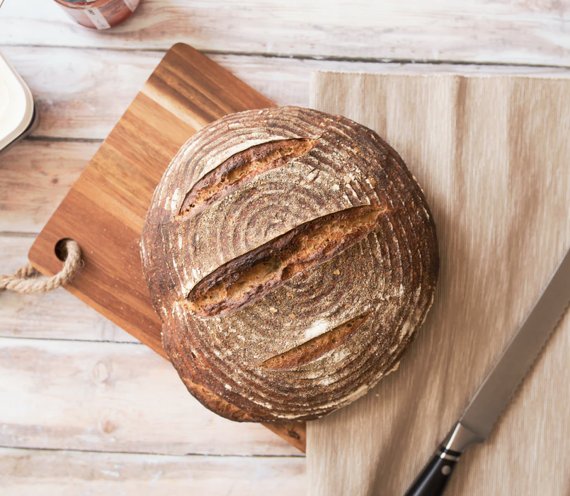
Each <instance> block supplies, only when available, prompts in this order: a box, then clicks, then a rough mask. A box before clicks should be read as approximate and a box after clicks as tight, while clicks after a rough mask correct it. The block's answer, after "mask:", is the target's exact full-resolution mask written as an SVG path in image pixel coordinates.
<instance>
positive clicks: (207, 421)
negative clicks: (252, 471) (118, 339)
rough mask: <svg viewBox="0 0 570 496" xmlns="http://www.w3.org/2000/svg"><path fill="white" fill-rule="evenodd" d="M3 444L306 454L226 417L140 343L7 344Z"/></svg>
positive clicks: (3, 351)
mask: <svg viewBox="0 0 570 496" xmlns="http://www.w3.org/2000/svg"><path fill="white" fill-rule="evenodd" d="M0 425H2V429H0V445H1V446H5V447H17V448H24V447H25V448H44V449H73V450H88V451H109V452H132V453H158V454H176V455H183V454H211V455H228V454H231V455H248V456H249V455H300V452H299V451H298V450H297V449H296V448H293V447H292V446H290V445H288V444H287V443H286V442H285V441H283V440H282V439H280V438H278V437H277V436H275V435H274V434H273V433H272V432H269V431H268V430H267V429H265V428H263V427H262V426H261V425H259V424H251V423H245V424H238V423H235V422H231V421H229V420H226V419H223V418H221V417H218V416H217V415H215V414H214V413H212V412H210V411H209V410H207V409H206V408H204V407H203V406H202V404H200V403H199V402H198V401H197V400H195V399H194V398H193V397H192V396H191V395H190V394H188V392H187V391H186V388H185V387H184V384H183V383H182V381H181V380H180V379H179V377H178V374H177V373H176V371H175V370H174V369H173V368H172V366H171V365H170V364H169V363H168V362H167V361H166V360H163V359H162V358H161V357H159V356H158V355H157V354H156V353H154V352H153V351H152V350H150V349H148V348H147V347H145V346H141V345H139V344H118V343H86V342H80V341H55V340H38V339H9V338H0Z"/></svg>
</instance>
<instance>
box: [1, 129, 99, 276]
mask: <svg viewBox="0 0 570 496" xmlns="http://www.w3.org/2000/svg"><path fill="white" fill-rule="evenodd" d="M99 146H100V143H78V142H60V141H55V142H54V141H31V140H24V141H22V142H21V143H19V144H17V145H15V146H14V147H12V148H10V149H9V150H8V151H7V152H6V153H5V154H4V155H2V156H1V157H0V161H1V162H0V211H2V215H0V233H2V232H27V233H38V232H39V231H40V230H41V228H42V227H43V226H44V225H45V223H46V222H47V221H48V219H49V218H50V217H51V215H52V214H53V212H54V210H55V209H56V207H57V205H59V203H61V201H62V200H63V198H64V196H65V194H66V193H67V192H68V191H69V188H71V186H72V185H73V183H74V182H75V181H76V179H77V178H78V177H79V174H80V173H81V172H82V171H83V169H84V168H85V166H86V165H87V162H88V161H89V159H90V158H91V157H92V156H93V155H94V153H95V152H96V151H97V148H98V147H99ZM5 270H6V269H5Z"/></svg>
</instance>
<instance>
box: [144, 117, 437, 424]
mask: <svg viewBox="0 0 570 496" xmlns="http://www.w3.org/2000/svg"><path fill="white" fill-rule="evenodd" d="M142 257H143V266H144V271H145V277H146V279H147V283H148V286H149V290H150V294H151V297H152V301H153V305H154V308H155V310H156V311H157V312H158V314H159V315H160V317H161V320H162V322H163V345H164V348H165V350H166V352H167V353H168V355H169V357H170V359H171V361H172V363H173V364H174V366H175V367H176V369H177V370H178V373H179V374H180V376H181V377H182V379H183V380H184V382H185V384H186V386H187V388H188V389H189V391H190V392H191V393H192V394H193V395H194V396H195V397H196V398H198V399H199V400H200V401H201V402H202V403H203V404H205V405H206V406H207V407H208V408H210V409H212V410H213V411H215V412H216V413H218V414H220V415H222V416H225V417H227V418H230V419H232V420H237V421H263V422H285V421H290V420H292V419H298V420H307V419H312V418H317V417H321V416H323V415H326V414H327V413H329V412H331V411H333V410H335V409H336V408H339V407H341V406H343V405H346V404H348V403H350V402H351V401H353V400H354V399H356V398H357V397H359V396H361V395H362V394H364V393H365V392H366V391H368V390H369V389H370V388H371V387H373V386H374V384H376V383H377V382H378V380H379V379H380V378H382V377H383V376H384V375H386V374H387V373H389V372H390V371H392V370H394V369H395V368H396V365H397V363H398V362H399V360H400V359H401V357H402V355H403V353H404V352H405V350H406V349H407V347H408V346H409V344H410V343H411V342H412V340H413V339H414V337H415V334H416V331H417V329H418V328H419V327H420V326H421V324H422V323H423V321H424V319H425V316H426V314H427V311H428V309H429V307H430V306H431V303H432V301H433V294H434V289H435V284H436V281H437V273H438V263H439V262H438V253H437V240H436V235H435V225H434V222H433V219H432V217H431V214H430V212H429V207H428V205H427V203H426V200H425V197H424V195H423V192H422V191H421V188H420V187H419V185H418V184H417V182H416V180H415V179H414V177H413V176H412V175H411V173H410V172H409V171H408V169H407V168H406V166H405V165H404V163H403V161H402V159H401V158H400V157H399V156H398V154H397V153H396V152H395V151H394V150H393V149H392V148H390V147H389V146H388V145H387V144H386V143H385V142H384V141H383V140H382V139H381V138H380V137H379V136H378V135H377V134H376V133H374V132H373V131H371V130H369V129H367V128H365V127H364V126H361V125H359V124H357V123H355V122H353V121H351V120H349V119H346V118H343V117H340V116H332V115H328V114H325V113H322V112H317V111H314V110H309V109H301V108H296V107H282V108H272V109H265V110H262V111H247V112H241V113H239V114H232V115H229V116H226V117H224V118H223V119H220V120H219V121H216V122H214V123H212V124H211V125H209V126H207V127H206V128H204V129H203V130H201V131H200V132H198V133H197V134H196V135H195V136H194V137H192V138H191V139H190V140H189V141H188V142H187V143H186V145H184V147H183V148H182V149H181V150H180V152H179V153H178V155H177V156H176V157H175V158H174V159H173V161H172V163H171V164H170V166H169V168H168V169H167V171H166V172H165V174H164V176H163V179H162V181H161V183H160V184H159V186H158V187H157V189H156V191H155V195H154V197H153V201H152V204H151V208H150V209H149V211H148V214H147V218H146V221H145V226H144V229H143V238H142Z"/></svg>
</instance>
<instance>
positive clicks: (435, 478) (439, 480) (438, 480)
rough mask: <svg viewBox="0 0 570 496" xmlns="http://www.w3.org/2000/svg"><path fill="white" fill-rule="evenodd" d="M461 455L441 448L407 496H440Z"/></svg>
mask: <svg viewBox="0 0 570 496" xmlns="http://www.w3.org/2000/svg"><path fill="white" fill-rule="evenodd" d="M460 455H461V453H458V452H456V451H450V450H446V449H443V450H442V448H439V449H438V450H437V452H436V453H435V454H434V455H433V457H432V458H431V460H430V461H429V463H428V464H427V465H426V467H425V468H424V469H423V471H422V472H421V473H420V475H419V476H418V478H417V479H416V480H415V481H414V483H413V484H412V486H411V487H410V489H408V492H407V493H406V496H440V495H441V494H443V491H445V487H446V486H447V483H448V482H449V479H450V477H451V474H452V473H453V469H454V468H455V465H457V461H458V460H459V456H460Z"/></svg>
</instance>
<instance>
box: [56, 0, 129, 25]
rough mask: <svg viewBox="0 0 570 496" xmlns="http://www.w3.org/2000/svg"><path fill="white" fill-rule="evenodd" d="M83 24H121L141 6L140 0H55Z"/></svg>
mask: <svg viewBox="0 0 570 496" xmlns="http://www.w3.org/2000/svg"><path fill="white" fill-rule="evenodd" d="M55 1H56V2H57V3H58V4H59V5H61V7H63V9H64V10H65V11H66V12H67V13H68V14H69V15H70V16H71V17H73V19H74V20H75V21H77V22H78V23H79V24H81V25H82V26H85V27H86V28H91V29H109V28H112V27H114V26H117V25H118V24H121V23H122V22H123V21H125V20H126V19H127V18H129V17H130V16H131V14H132V13H133V12H134V11H135V9H136V8H137V7H138V6H139V3H140V0H55Z"/></svg>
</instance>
